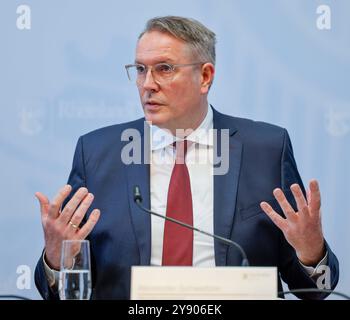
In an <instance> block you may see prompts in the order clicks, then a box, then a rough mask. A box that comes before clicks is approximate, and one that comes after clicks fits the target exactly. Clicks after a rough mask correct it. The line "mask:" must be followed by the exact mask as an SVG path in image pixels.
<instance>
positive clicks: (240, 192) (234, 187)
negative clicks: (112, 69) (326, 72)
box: [35, 17, 339, 299]
mask: <svg viewBox="0 0 350 320" xmlns="http://www.w3.org/2000/svg"><path fill="white" fill-rule="evenodd" d="M126 69H127V72H128V77H129V78H130V80H135V81H136V84H137V87H138V90H139V94H140V99H141V103H142V106H143V110H144V114H145V118H144V119H139V120H136V121H133V122H129V123H125V124H120V125H115V126H110V127H107V128H102V129H99V130H96V131H94V132H91V133H88V134H86V135H84V136H82V137H80V139H79V141H78V144H77V148H76V151H75V156H74V161H73V168H72V171H71V174H70V177H69V181H68V185H66V186H64V187H63V188H62V189H61V190H60V192H59V193H58V195H57V196H56V197H55V198H54V199H53V200H52V201H51V202H50V201H49V199H48V198H47V197H46V196H45V195H43V194H42V193H39V192H38V193H37V194H36V196H37V198H38V199H39V201H40V206H41V214H42V223H43V228H44V235H45V250H44V252H43V255H42V257H41V258H40V260H39V262H38V265H37V268H36V271H35V281H36V285H37V287H38V289H39V291H40V293H41V295H42V296H43V297H44V298H45V299H50V298H58V294H57V270H58V269H59V261H60V250H61V243H62V240H64V239H85V238H88V239H89V240H90V244H91V252H92V279H93V280H92V281H93V282H92V285H93V293H92V298H95V299H128V298H129V297H130V269H131V266H133V265H193V266H235V265H240V261H241V256H240V253H239V252H238V251H237V249H236V248H234V247H227V246H226V245H225V244H223V243H220V242H217V241H213V240H212V239H211V238H205V237H204V238H202V237H201V236H200V235H197V234H189V233H187V234H185V233H184V234H183V236H179V237H178V239H177V240H179V242H177V243H176V245H175V246H174V244H173V243H171V242H172V238H174V237H175V236H174V233H173V234H171V232H172V231H171V230H170V229H171V227H169V226H167V225H166V223H164V221H163V220H162V221H161V219H159V218H157V217H155V218H154V217H151V216H150V215H147V214H145V213H143V212H142V211H141V210H140V209H139V208H138V207H137V206H136V205H135V203H134V199H133V188H134V186H135V185H138V186H140V189H141V190H142V194H143V195H146V196H144V199H143V205H144V206H146V207H147V208H150V209H152V210H154V211H157V212H160V213H163V214H164V215H165V214H166V215H168V213H169V211H186V212H188V213H190V217H189V219H190V221H191V223H192V224H193V225H194V226H196V227H201V228H202V229H205V230H206V231H208V232H213V233H215V234H217V235H220V236H222V237H225V238H228V239H231V240H233V241H236V242H238V243H239V244H241V246H242V247H243V248H244V250H245V251H246V253H247V256H248V258H249V261H250V264H251V265H254V266H277V267H278V274H279V277H278V287H279V290H281V289H282V286H281V279H283V280H284V281H285V282H286V283H287V284H288V286H289V288H290V289H297V288H317V286H318V285H319V284H320V281H319V280H320V277H321V276H322V273H320V272H319V270H327V272H328V273H329V274H328V276H327V279H329V283H327V284H326V287H327V288H334V287H335V286H336V284H337V282H338V271H339V266H338V261H337V258H336V256H335V255H334V254H333V252H332V251H331V249H330V248H329V246H328V244H327V243H326V241H325V240H324V237H323V232H322V227H321V215H320V207H321V196H320V191H319V188H318V184H317V181H315V180H313V181H311V182H310V185H309V190H308V191H307V192H306V191H305V189H304V187H303V184H302V181H301V178H300V176H299V173H298V170H297V167H296V163H295V160H294V156H293V151H292V146H291V142H290V139H289V136H288V133H287V131H286V130H285V129H283V128H279V127H277V126H273V125H270V124H266V123H262V122H254V121H251V120H247V119H240V118H235V117H230V116H227V115H223V114H221V113H219V112H218V111H216V110H215V109H214V108H213V107H211V106H209V104H208V101H207V95H208V92H209V89H210V86H211V84H212V82H213V79H214V73H215V34H214V33H213V32H212V31H210V30H209V29H207V28H206V27H205V26H203V25H202V24H201V23H199V22H197V21H195V20H191V19H186V18H181V17H160V18H154V19H151V20H150V21H149V22H148V23H147V26H146V29H145V31H144V32H143V33H142V34H141V35H140V37H139V40H138V43H137V47H136V58H135V63H134V64H131V65H127V66H126ZM145 120H146V121H147V122H148V123H146V124H145V122H144V121H145ZM214 133H215V134H214ZM159 136H161V137H162V138H161V139H159ZM157 137H158V138H157ZM174 142H176V144H175V145H174ZM181 143H182V145H185V146H186V147H185V152H184V153H185V156H184V158H185V159H186V160H185V164H183V163H182V166H180V167H179V166H177V164H178V162H177V160H175V158H176V159H179V158H178V155H179V154H180V152H179V151H178V149H177V146H178V145H180V144H181ZM174 146H175V147H176V148H175V147H174ZM217 150H219V154H220V157H219V158H218V159H219V160H221V162H220V163H219V164H218V163H216V164H213V161H201V162H198V161H197V160H198V159H200V160H205V159H207V158H206V156H209V159H211V160H213V158H215V156H216V153H217ZM129 151H130V152H129ZM191 159H192V160H193V161H192V163H190V160H191ZM196 159H197V160H196ZM169 160H170V161H169ZM162 161H163V162H162ZM174 162H175V164H174ZM186 163H187V165H186ZM220 167H221V169H222V170H220ZM218 168H219V169H218ZM175 169H176V170H178V169H179V170H180V171H178V172H182V173H181V174H179V173H178V174H177V179H179V177H180V180H181V183H180V184H179V182H178V181H177V182H176V183H175V182H174V181H173V179H175V178H173V176H174V172H175ZM181 170H183V171H181ZM179 185H180V187H179ZM176 186H177V187H176ZM186 188H187V189H186ZM183 190H187V191H186V192H183ZM170 203H171V206H170ZM177 205H179V206H177ZM181 205H182V207H181ZM169 207H171V208H172V210H168V209H169ZM174 208H175V210H174ZM176 208H181V210H176ZM184 208H185V209H184ZM169 214H170V213H169ZM187 218H188V217H187V216H186V217H185V219H187ZM177 232H179V233H178V235H180V234H181V233H180V232H181V231H180V230H177ZM169 235H170V236H169ZM175 235H176V233H175ZM188 236H189V240H190V241H188V240H187V238H188ZM183 243H185V244H186V246H185V247H184V248H185V249H181V248H182V245H183ZM172 246H173V247H172ZM169 248H172V249H171V250H169ZM181 250H183V252H180V251H181ZM177 251H179V252H180V253H179V252H177ZM169 253H170V254H169ZM181 255H182V256H181ZM179 256H180V257H179ZM174 257H176V258H174ZM178 257H179V258H178ZM176 259H178V260H176ZM169 261H170V262H169ZM177 261H178V262H177ZM321 266H322V268H320V267H321ZM299 296H300V297H301V298H309V299H319V298H324V297H325V296H326V295H325V294H324V293H321V294H320V293H308V294H300V295H299Z"/></svg>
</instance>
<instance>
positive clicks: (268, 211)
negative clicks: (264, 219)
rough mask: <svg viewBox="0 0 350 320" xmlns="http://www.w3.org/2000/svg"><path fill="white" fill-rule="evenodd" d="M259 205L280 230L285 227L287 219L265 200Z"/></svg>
mask: <svg viewBox="0 0 350 320" xmlns="http://www.w3.org/2000/svg"><path fill="white" fill-rule="evenodd" d="M260 207H261V209H262V210H263V211H264V212H265V213H266V214H267V215H268V216H269V217H270V219H271V220H272V222H273V223H274V224H275V225H276V226H277V227H278V228H279V229H281V230H282V231H284V230H285V229H286V227H287V220H286V219H283V218H282V217H281V216H280V215H279V214H278V213H277V212H276V211H275V210H273V209H272V207H271V206H270V205H269V204H268V203H267V202H261V203H260Z"/></svg>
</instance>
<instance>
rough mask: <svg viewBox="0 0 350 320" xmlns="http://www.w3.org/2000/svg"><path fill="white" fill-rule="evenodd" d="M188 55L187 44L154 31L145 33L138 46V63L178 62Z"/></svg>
mask: <svg viewBox="0 0 350 320" xmlns="http://www.w3.org/2000/svg"><path fill="white" fill-rule="evenodd" d="M187 55H188V47H187V45H186V43H185V42H183V41H182V40H179V39H177V38H175V37H173V36H171V35H169V34H166V33H162V32H158V31H152V32H147V33H145V34H144V35H143V36H142V37H141V38H140V39H139V41H138V43H137V46H136V59H135V60H136V61H139V60H143V59H145V60H148V59H154V60H159V61H163V60H164V61H165V60H166V61H171V60H174V61H176V60H178V59H179V58H181V57H184V56H187Z"/></svg>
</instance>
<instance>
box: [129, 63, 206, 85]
mask: <svg viewBox="0 0 350 320" xmlns="http://www.w3.org/2000/svg"><path fill="white" fill-rule="evenodd" d="M204 63H205V62H195V63H186V64H169V63H164V62H162V63H157V64H155V65H153V66H145V65H143V64H140V63H136V64H127V65H126V66H125V69H126V73H127V75H128V78H129V80H130V81H132V82H136V84H137V85H140V84H143V83H144V81H145V80H146V76H147V73H148V70H151V73H152V76H153V80H154V81H155V82H156V83H158V84H162V83H166V82H169V81H171V80H173V78H174V75H175V73H176V69H177V68H179V67H189V66H196V65H200V64H204Z"/></svg>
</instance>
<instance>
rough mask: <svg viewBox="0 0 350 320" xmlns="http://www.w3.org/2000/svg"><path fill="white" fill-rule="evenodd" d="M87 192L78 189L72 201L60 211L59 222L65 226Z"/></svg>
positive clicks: (83, 189)
mask: <svg viewBox="0 0 350 320" xmlns="http://www.w3.org/2000/svg"><path fill="white" fill-rule="evenodd" d="M87 194H88V190H87V189H86V188H84V187H82V188H79V189H78V191H77V192H76V193H75V194H74V196H73V197H72V199H70V200H69V201H68V203H67V204H66V205H65V207H64V208H63V210H62V213H61V215H60V221H61V222H62V224H67V223H68V221H70V219H71V218H72V216H73V214H74V212H75V210H76V209H77V208H78V206H79V205H80V203H81V202H82V201H83V199H84V198H85V197H86V196H87Z"/></svg>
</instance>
